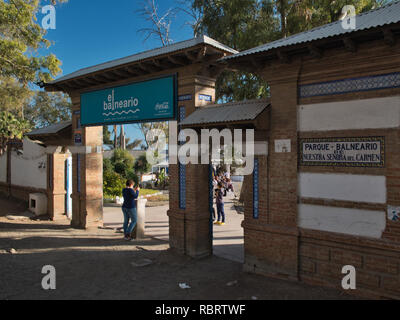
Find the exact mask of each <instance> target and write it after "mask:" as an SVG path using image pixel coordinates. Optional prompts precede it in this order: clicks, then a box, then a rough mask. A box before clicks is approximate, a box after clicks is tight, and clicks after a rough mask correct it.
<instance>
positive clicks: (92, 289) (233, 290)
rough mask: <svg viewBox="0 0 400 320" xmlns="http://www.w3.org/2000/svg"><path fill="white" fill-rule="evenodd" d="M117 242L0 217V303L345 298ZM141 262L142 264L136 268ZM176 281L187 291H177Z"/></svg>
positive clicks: (163, 247) (151, 245) (107, 235)
mask: <svg viewBox="0 0 400 320" xmlns="http://www.w3.org/2000/svg"><path fill="white" fill-rule="evenodd" d="M0 211H1V208H0ZM157 228H158V227H157ZM121 238H122V237H121V234H119V233H116V232H115V231H114V230H105V229H95V230H76V229H72V228H70V226H69V222H68V221H65V222H63V223H57V224H56V223H54V222H49V221H32V220H24V221H20V220H18V221H10V220H7V218H4V217H1V218H0V299H1V300H4V299H10V300H13V299H43V300H45V299H50V300H51V299H137V300H142V299H146V300H149V299H150V300H158V299H172V300H189V299H198V300H204V299H206V300H227V299H229V300H249V299H252V298H253V297H254V298H257V299H259V300H272V299H349V298H350V297H348V296H347V295H344V294H343V293H341V292H339V291H336V290H332V289H325V288H320V287H312V286H307V285H303V284H299V283H292V282H287V281H281V280H274V279H269V278H266V277H262V276H257V275H252V274H246V273H243V271H242V265H241V264H240V263H237V262H232V261H229V260H226V259H222V258H219V257H215V256H214V257H208V258H205V259H201V260H193V259H190V258H188V257H184V256H180V255H176V254H174V253H173V252H171V251H170V250H168V243H166V242H165V241H162V240H157V239H153V238H148V239H146V240H142V241H134V242H126V241H124V240H122V239H121ZM11 249H14V250H11ZM10 252H13V253H10ZM145 259H147V260H145ZM145 262H149V263H150V264H149V265H147V266H142V267H140V266H138V265H142V264H145ZM45 265H52V266H54V267H55V268H56V275H57V282H56V285H57V289H56V290H53V291H45V290H43V289H42V287H41V282H42V279H43V277H44V275H43V274H42V273H41V271H42V268H43V266H45ZM180 283H186V284H188V285H189V286H190V287H191V288H190V289H187V290H183V289H181V288H180V287H179V284H180Z"/></svg>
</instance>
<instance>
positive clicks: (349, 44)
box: [343, 38, 357, 53]
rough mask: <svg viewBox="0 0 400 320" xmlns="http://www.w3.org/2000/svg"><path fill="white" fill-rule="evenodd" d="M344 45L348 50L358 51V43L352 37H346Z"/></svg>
mask: <svg viewBox="0 0 400 320" xmlns="http://www.w3.org/2000/svg"><path fill="white" fill-rule="evenodd" d="M343 43H344V47H345V48H346V50H347V51H350V52H353V53H354V52H356V51H357V44H356V43H355V42H354V40H353V39H351V38H344V39H343Z"/></svg>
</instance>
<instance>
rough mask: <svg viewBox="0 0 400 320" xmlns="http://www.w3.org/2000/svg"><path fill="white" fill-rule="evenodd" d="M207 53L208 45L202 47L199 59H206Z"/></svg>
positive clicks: (198, 54) (198, 55)
mask: <svg viewBox="0 0 400 320" xmlns="http://www.w3.org/2000/svg"><path fill="white" fill-rule="evenodd" d="M206 55H207V47H206V46H204V47H202V48H201V49H200V51H199V52H198V53H197V61H201V60H203V59H204V57H205V56H206Z"/></svg>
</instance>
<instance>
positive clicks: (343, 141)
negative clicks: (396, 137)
mask: <svg viewBox="0 0 400 320" xmlns="http://www.w3.org/2000/svg"><path fill="white" fill-rule="evenodd" d="M299 149H300V150H299V151H300V156H299V161H300V165H302V166H338V167H375V168H382V167H384V166H385V138H384V137H354V138H317V139H300V146H299Z"/></svg>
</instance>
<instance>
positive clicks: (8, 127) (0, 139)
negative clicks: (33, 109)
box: [0, 111, 30, 154]
mask: <svg viewBox="0 0 400 320" xmlns="http://www.w3.org/2000/svg"><path fill="white" fill-rule="evenodd" d="M29 128H30V126H29V123H28V121H26V120H22V119H19V118H17V117H15V116H14V115H13V114H12V113H10V112H7V111H0V154H2V153H3V152H4V150H5V149H6V146H7V142H8V141H10V140H12V139H22V136H23V135H24V133H26V132H27V131H28V130H29Z"/></svg>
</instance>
